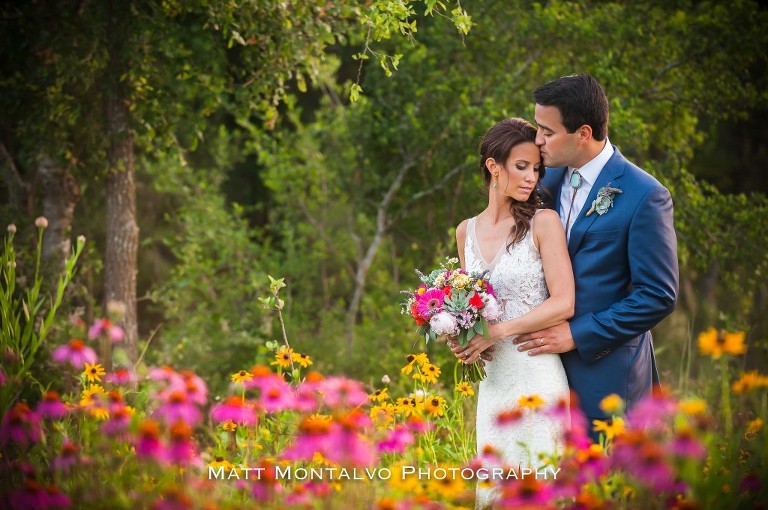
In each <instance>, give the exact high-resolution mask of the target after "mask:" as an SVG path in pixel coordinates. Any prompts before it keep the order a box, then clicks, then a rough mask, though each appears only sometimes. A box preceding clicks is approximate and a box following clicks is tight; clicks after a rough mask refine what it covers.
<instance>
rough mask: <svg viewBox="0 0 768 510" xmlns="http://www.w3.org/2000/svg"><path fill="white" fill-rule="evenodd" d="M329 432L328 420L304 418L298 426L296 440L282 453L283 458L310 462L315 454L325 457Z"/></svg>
mask: <svg viewBox="0 0 768 510" xmlns="http://www.w3.org/2000/svg"><path fill="white" fill-rule="evenodd" d="M330 431H331V422H330V420H326V419H323V418H320V417H317V416H309V417H306V418H304V419H303V420H302V421H301V423H300V424H299V430H298V434H297V435H296V440H295V441H294V443H293V445H291V446H290V447H289V448H287V449H286V450H285V451H284V452H283V457H284V458H286V459H291V460H300V459H303V460H311V459H312V458H313V457H314V456H315V452H319V453H320V454H322V455H325V452H326V451H327V449H328V448H327V442H328V435H329V433H330Z"/></svg>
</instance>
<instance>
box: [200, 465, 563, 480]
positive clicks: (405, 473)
mask: <svg viewBox="0 0 768 510" xmlns="http://www.w3.org/2000/svg"><path fill="white" fill-rule="evenodd" d="M561 469H562V468H554V467H552V466H547V467H544V468H541V469H532V468H521V469H513V468H501V467H493V468H478V469H474V468H470V467H464V468H460V467H452V468H443V467H438V468H421V467H417V466H408V465H405V466H400V467H399V469H395V470H394V472H393V470H391V469H389V468H345V467H313V468H304V467H294V466H279V465H278V466H274V478H276V479H278V480H299V481H303V480H326V481H340V480H374V479H378V480H389V479H391V478H392V477H393V476H394V477H395V478H399V479H401V480H405V479H406V478H409V477H413V476H415V477H416V478H418V479H419V480H445V479H457V478H461V479H463V480H467V481H469V480H474V479H477V480H524V479H526V478H535V479H536V480H548V479H552V480H557V475H558V474H559V473H560V471H561ZM265 470H266V468H264V467H243V468H229V469H225V468H224V466H218V467H213V466H208V479H209V480H261V477H262V475H263V474H264V473H265Z"/></svg>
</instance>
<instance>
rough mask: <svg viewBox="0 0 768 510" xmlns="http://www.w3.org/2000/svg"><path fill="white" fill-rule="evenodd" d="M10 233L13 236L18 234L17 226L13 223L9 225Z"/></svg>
mask: <svg viewBox="0 0 768 510" xmlns="http://www.w3.org/2000/svg"><path fill="white" fill-rule="evenodd" d="M8 232H10V233H11V234H15V233H16V225H14V224H13V223H11V224H10V225H8Z"/></svg>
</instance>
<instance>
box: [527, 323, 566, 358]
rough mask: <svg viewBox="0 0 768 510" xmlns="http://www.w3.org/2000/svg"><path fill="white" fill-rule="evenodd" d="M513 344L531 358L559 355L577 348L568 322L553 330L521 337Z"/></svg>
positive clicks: (543, 330)
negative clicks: (547, 354)
mask: <svg viewBox="0 0 768 510" xmlns="http://www.w3.org/2000/svg"><path fill="white" fill-rule="evenodd" d="M513 342H514V344H515V345H517V346H518V347H517V350H519V351H523V352H524V351H528V354H529V355H531V356H536V355H537V354H545V353H555V354H559V353H561V352H568V351H572V350H574V349H575V348H576V343H575V342H574V341H573V336H571V324H570V323H569V322H568V321H565V322H561V323H560V324H558V325H557V326H552V327H551V328H547V329H542V330H540V331H534V332H533V333H526V334H524V335H520V336H518V337H517V338H515V339H514V340H513Z"/></svg>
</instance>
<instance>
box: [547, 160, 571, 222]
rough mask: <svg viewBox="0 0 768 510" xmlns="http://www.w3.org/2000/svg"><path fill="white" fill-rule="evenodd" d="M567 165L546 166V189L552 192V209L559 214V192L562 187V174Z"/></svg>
mask: <svg viewBox="0 0 768 510" xmlns="http://www.w3.org/2000/svg"><path fill="white" fill-rule="evenodd" d="M566 169H567V167H562V168H547V178H546V181H547V191H548V192H549V193H551V194H552V205H551V207H552V209H554V210H555V212H556V213H557V214H560V192H561V191H562V189H563V175H564V174H565V171H566Z"/></svg>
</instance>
